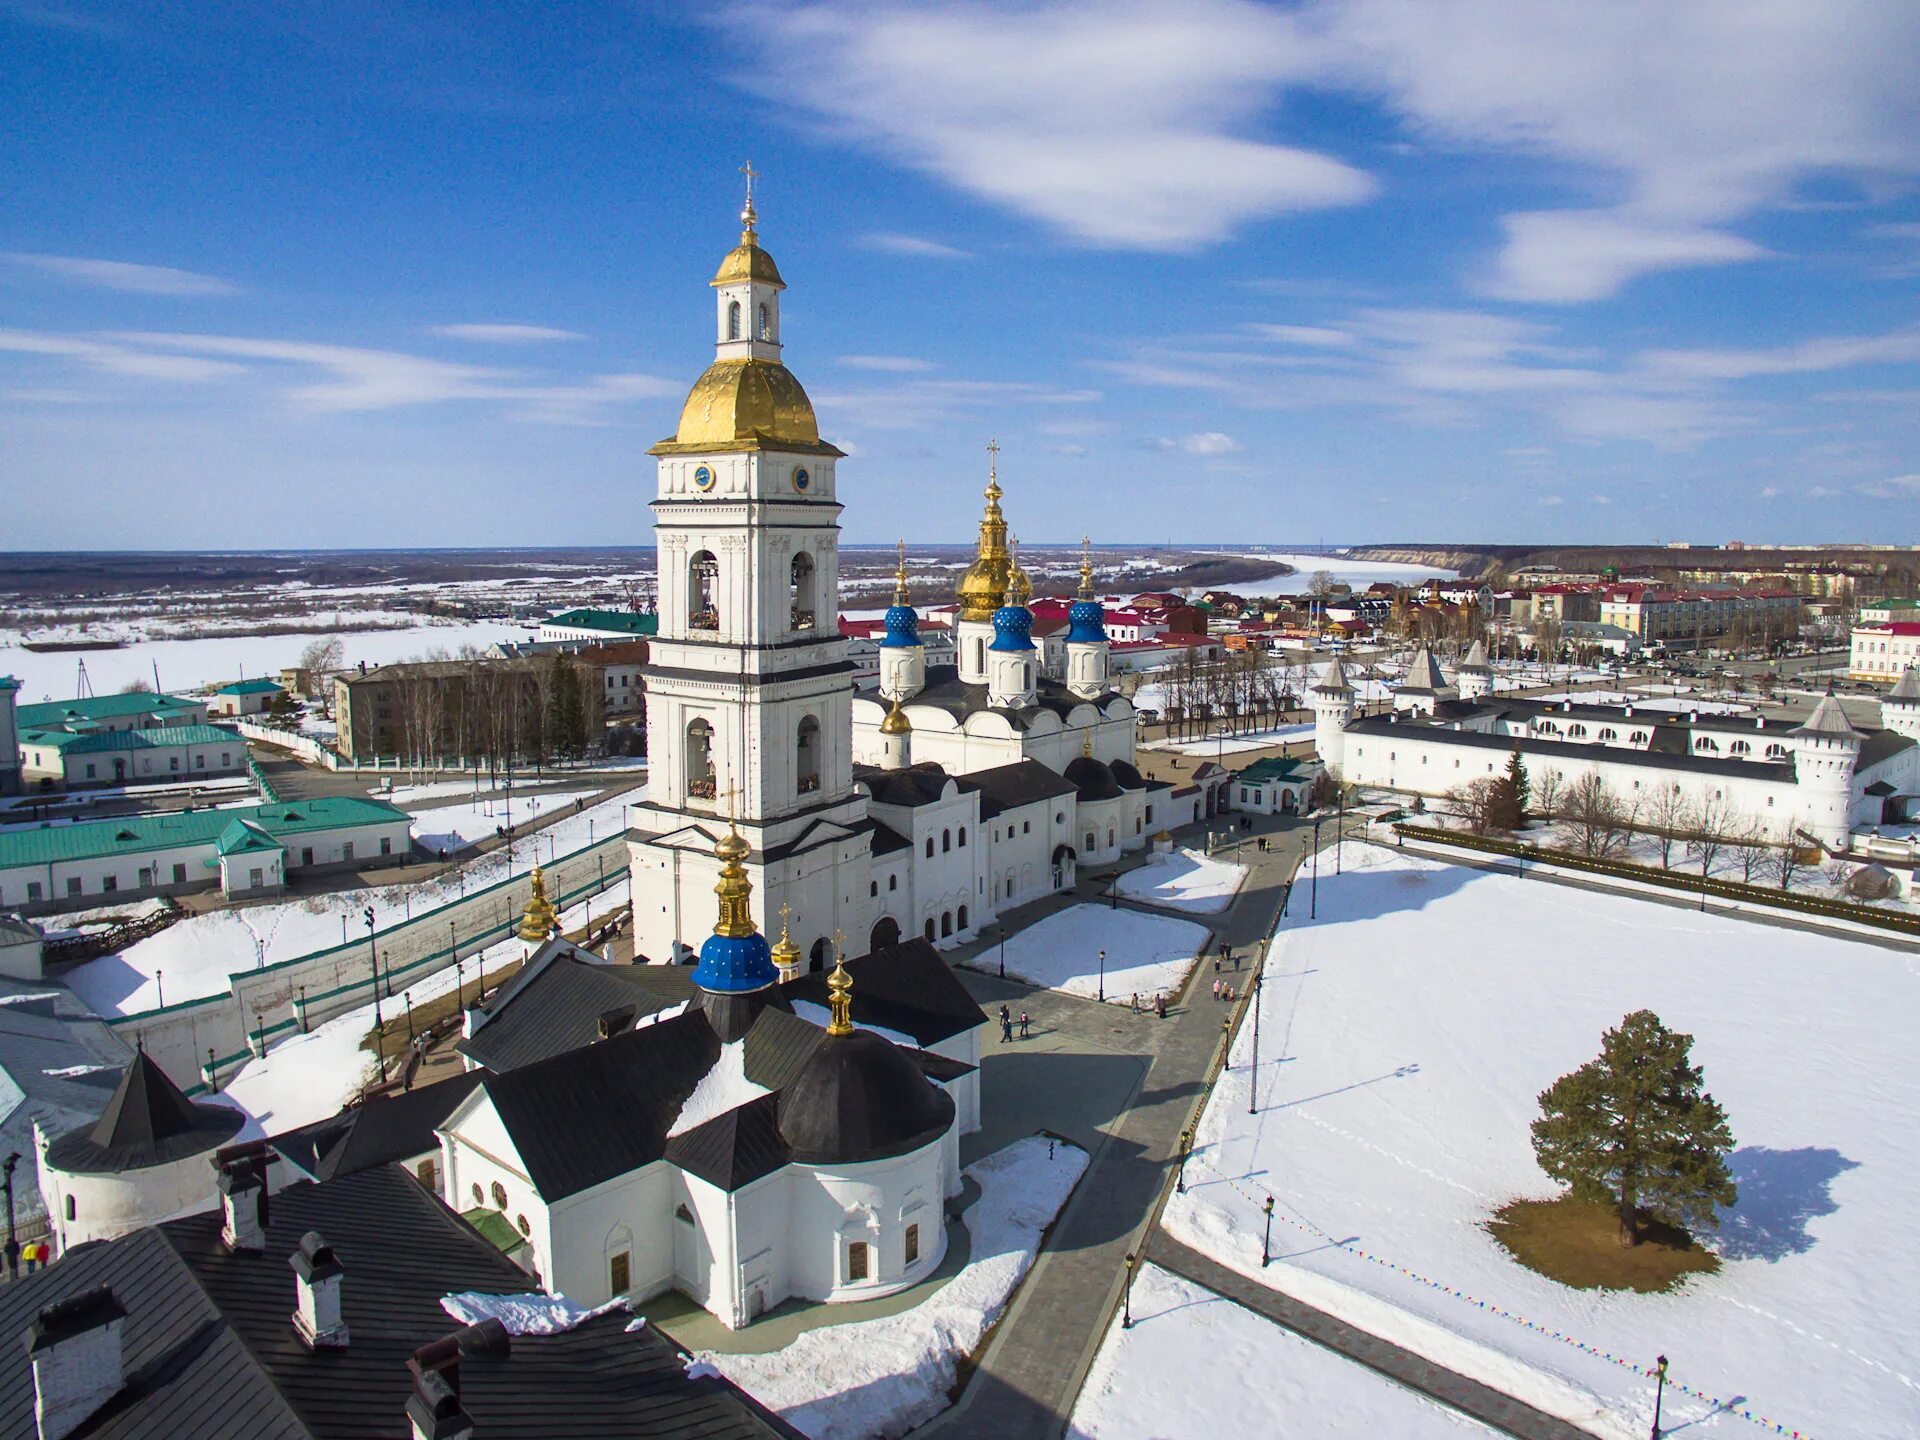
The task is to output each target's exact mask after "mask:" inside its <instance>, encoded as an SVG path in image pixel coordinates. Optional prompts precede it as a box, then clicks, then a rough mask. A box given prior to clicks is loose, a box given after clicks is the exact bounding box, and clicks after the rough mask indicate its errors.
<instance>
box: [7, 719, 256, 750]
mask: <svg viewBox="0 0 1920 1440" xmlns="http://www.w3.org/2000/svg"><path fill="white" fill-rule="evenodd" d="M20 743H21V744H22V745H42V746H45V747H46V748H47V749H49V750H58V751H59V752H60V753H61V754H62V755H95V754H99V753H101V752H103V751H112V750H154V749H158V748H160V747H161V746H168V745H225V744H238V745H245V744H246V741H245V740H243V739H242V738H241V736H240V732H239V731H238V730H228V729H227V728H225V727H224V726H221V725H156V726H154V727H153V728H152V729H150V730H88V731H86V732H84V733H82V734H78V735H76V734H74V733H72V732H71V731H67V730H35V731H32V732H22V734H21V736H20Z"/></svg>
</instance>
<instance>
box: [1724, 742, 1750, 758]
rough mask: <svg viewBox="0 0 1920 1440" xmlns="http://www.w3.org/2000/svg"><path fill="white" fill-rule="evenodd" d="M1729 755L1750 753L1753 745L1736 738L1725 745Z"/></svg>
mask: <svg viewBox="0 0 1920 1440" xmlns="http://www.w3.org/2000/svg"><path fill="white" fill-rule="evenodd" d="M1727 753H1728V754H1729V755H1751V754H1752V753H1753V747H1752V746H1751V745H1749V744H1748V743H1747V742H1746V741H1744V740H1736V741H1734V742H1733V744H1731V745H1729V746H1728V747H1727Z"/></svg>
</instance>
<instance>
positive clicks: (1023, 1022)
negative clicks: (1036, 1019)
mask: <svg viewBox="0 0 1920 1440" xmlns="http://www.w3.org/2000/svg"><path fill="white" fill-rule="evenodd" d="M1032 1023H1033V1022H1032V1021H1030V1020H1028V1019H1027V1012H1026V1011H1024V1010H1022V1011H1021V1012H1020V1038H1021V1039H1022V1040H1029V1039H1032V1038H1033V1037H1032V1036H1030V1035H1029V1034H1028V1033H1027V1026H1028V1025H1030V1024H1032Z"/></svg>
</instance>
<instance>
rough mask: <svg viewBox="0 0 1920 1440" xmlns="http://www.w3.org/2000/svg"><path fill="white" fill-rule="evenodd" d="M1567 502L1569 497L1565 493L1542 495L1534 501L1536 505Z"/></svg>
mask: <svg viewBox="0 0 1920 1440" xmlns="http://www.w3.org/2000/svg"><path fill="white" fill-rule="evenodd" d="M1566 503H1567V498H1566V496H1564V495H1542V496H1541V497H1540V498H1539V499H1538V500H1536V501H1534V504H1536V505H1564V504H1566Z"/></svg>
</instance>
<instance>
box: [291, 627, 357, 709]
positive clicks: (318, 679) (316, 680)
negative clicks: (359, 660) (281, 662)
mask: <svg viewBox="0 0 1920 1440" xmlns="http://www.w3.org/2000/svg"><path fill="white" fill-rule="evenodd" d="M346 665H347V647H346V646H344V645H342V644H341V643H340V637H339V636H338V635H328V636H325V637H323V638H321V639H318V640H315V641H313V642H312V643H311V644H309V645H308V646H307V648H306V649H304V650H302V651H301V652H300V668H301V669H302V670H305V671H306V672H307V674H308V675H310V676H312V677H313V678H312V685H313V688H314V691H315V692H316V693H317V694H318V695H319V696H320V708H321V711H322V713H324V714H325V715H326V717H327V718H328V719H329V720H331V719H332V718H333V686H332V685H330V684H328V683H327V682H328V680H329V679H330V678H331V677H332V676H334V675H336V674H338V673H339V672H340V671H342V670H344V669H345V668H346Z"/></svg>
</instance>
